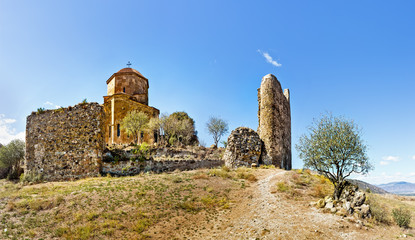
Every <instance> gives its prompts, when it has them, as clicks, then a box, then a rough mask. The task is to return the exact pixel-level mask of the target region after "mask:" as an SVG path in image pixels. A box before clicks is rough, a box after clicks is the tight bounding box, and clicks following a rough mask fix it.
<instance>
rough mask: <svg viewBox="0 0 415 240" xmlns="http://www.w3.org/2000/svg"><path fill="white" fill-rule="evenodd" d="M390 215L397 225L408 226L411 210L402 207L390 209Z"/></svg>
mask: <svg viewBox="0 0 415 240" xmlns="http://www.w3.org/2000/svg"><path fill="white" fill-rule="evenodd" d="M392 216H393V219H394V220H395V222H396V224H398V226H399V227H404V228H408V227H409V224H410V223H411V218H412V216H411V212H410V211H409V210H408V209H404V208H403V207H400V208H395V209H392Z"/></svg>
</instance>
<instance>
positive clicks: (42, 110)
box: [36, 107, 45, 114]
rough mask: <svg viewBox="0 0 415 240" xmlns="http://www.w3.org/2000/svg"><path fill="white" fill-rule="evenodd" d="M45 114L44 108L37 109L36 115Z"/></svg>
mask: <svg viewBox="0 0 415 240" xmlns="http://www.w3.org/2000/svg"><path fill="white" fill-rule="evenodd" d="M42 113H45V108H42V107H41V108H38V109H37V112H36V114H42Z"/></svg>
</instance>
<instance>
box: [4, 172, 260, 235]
mask: <svg viewBox="0 0 415 240" xmlns="http://www.w3.org/2000/svg"><path fill="white" fill-rule="evenodd" d="M227 175H229V176H231V177H227ZM252 176H253V175H252ZM252 176H251V175H250V170H236V171H231V170H229V169H226V168H224V169H214V170H199V171H191V172H181V173H173V174H143V175H139V176H134V177H120V178H111V177H102V178H89V179H84V180H79V181H76V182H64V183H42V184H37V185H28V186H24V185H22V184H14V183H10V182H5V181H0V231H1V233H0V239H8V238H16V239H26V238H29V239H33V238H36V239H37V238H40V237H42V238H44V239H50V238H59V239H106V238H114V239H126V238H127V239H144V238H147V237H154V236H157V234H159V233H158V232H159V231H160V232H164V234H167V235H169V234H172V233H173V232H177V229H176V228H177V227H178V226H181V227H183V225H186V224H191V223H192V222H193V220H191V219H194V221H195V222H197V221H199V220H200V218H203V219H208V218H209V216H210V215H212V214H214V213H215V212H217V211H218V210H221V209H228V208H229V207H230V203H231V197H230V196H231V195H232V192H233V191H234V190H235V189H237V190H240V189H241V188H240V184H241V183H243V184H245V183H244V182H245V179H247V180H252V179H253V178H254V177H255V176H253V177H252ZM218 177H219V178H221V181H217V180H215V179H216V178H218ZM235 183H237V184H235ZM189 221H190V223H189ZM4 229H7V231H4ZM152 229H153V230H152ZM154 229H161V230H154ZM169 231H170V232H171V233H169Z"/></svg>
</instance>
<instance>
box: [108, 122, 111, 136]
mask: <svg viewBox="0 0 415 240" xmlns="http://www.w3.org/2000/svg"><path fill="white" fill-rule="evenodd" d="M108 138H111V125H110V126H109V128H108Z"/></svg>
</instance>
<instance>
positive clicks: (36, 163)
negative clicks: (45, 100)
mask: <svg viewBox="0 0 415 240" xmlns="http://www.w3.org/2000/svg"><path fill="white" fill-rule="evenodd" d="M103 123H104V110H103V107H102V106H101V105H99V104H98V103H87V104H78V105H76V106H74V107H69V108H61V109H56V110H47V111H45V112H43V113H32V114H31V115H29V116H28V117H27V123H26V159H25V174H29V173H34V174H42V175H43V176H44V178H45V180H48V181H60V180H73V179H79V178H84V177H93V176H98V175H99V173H100V169H101V164H102V152H103V150H104V145H105V144H104V136H103V134H104V129H103V126H104V125H103Z"/></svg>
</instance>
